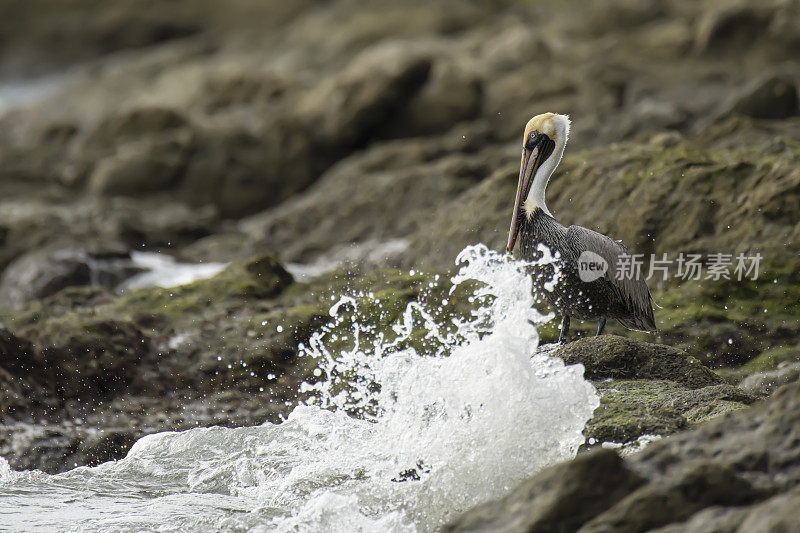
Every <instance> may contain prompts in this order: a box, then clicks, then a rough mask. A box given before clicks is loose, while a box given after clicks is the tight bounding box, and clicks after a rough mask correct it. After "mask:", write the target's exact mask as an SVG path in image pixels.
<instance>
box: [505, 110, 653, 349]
mask: <svg viewBox="0 0 800 533" xmlns="http://www.w3.org/2000/svg"><path fill="white" fill-rule="evenodd" d="M568 135H569V118H568V117H567V116H565V115H557V114H555V113H545V114H543V115H537V116H535V117H533V118H532V119H531V120H530V121H529V122H528V124H527V126H525V134H524V136H523V139H522V162H521V163H520V170H519V182H518V183H517V196H516V199H515V200H514V211H513V212H512V214H511V228H510V229H509V232H508V244H507V246H506V249H507V250H508V252H512V251H513V250H514V244H515V243H516V241H517V238H519V241H520V252H521V256H522V257H523V258H524V259H527V260H529V261H535V260H537V259H541V258H542V257H543V256H544V254H545V250H543V249H542V248H541V247H540V245H544V246H546V247H547V248H548V249H549V252H550V253H551V254H552V255H553V257H556V258H557V261H556V262H555V263H551V264H545V265H540V266H534V267H533V270H534V272H533V277H534V289H535V290H536V292H537V293H538V294H543V295H544V296H545V298H547V300H548V301H549V302H550V303H551V304H552V305H553V307H555V308H556V310H558V312H559V313H560V314H561V316H562V320H561V334H560V335H559V338H558V341H559V342H565V340H566V337H567V333H568V331H569V319H570V317H575V318H578V319H580V320H594V319H597V320H599V324H598V327H597V335H600V334H601V333H602V332H603V328H605V325H606V319H608V318H615V319H617V320H618V321H619V322H620V323H621V324H622V325H623V326H625V327H626V328H628V329H634V330H639V331H655V330H656V324H655V318H654V317H653V305H652V304H653V298H652V296H651V295H650V290H649V289H648V288H647V284H646V283H645V281H644V279H643V278H642V275H641V272H639V269H636V268H634V266H635V262H634V261H633V260H632V259H631V256H630V253H629V252H628V249H627V248H626V247H625V246H624V245H623V244H622V243H619V242H616V241H614V240H612V239H610V238H608V237H606V236H605V235H602V234H600V233H597V232H596V231H592V230H590V229H587V228H583V227H581V226H569V227H565V226H563V225H562V224H560V223H559V222H558V221H557V220H556V219H555V218H553V215H552V214H551V213H550V210H549V209H547V205H546V204H545V201H544V192H545V189H546V188H547V182H548V181H549V180H550V176H551V175H552V174H553V171H554V170H555V169H556V166H557V165H558V163H559V161H561V156H562V154H563V153H564V147H565V146H566V144H567V136H568ZM620 258H622V259H620ZM627 267H631V268H627ZM618 273H619V274H620V275H617V274H618Z"/></svg>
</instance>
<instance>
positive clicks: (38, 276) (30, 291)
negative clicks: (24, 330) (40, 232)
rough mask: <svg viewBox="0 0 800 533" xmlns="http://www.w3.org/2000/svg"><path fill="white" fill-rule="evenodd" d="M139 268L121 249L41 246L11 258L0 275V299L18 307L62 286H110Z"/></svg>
mask: <svg viewBox="0 0 800 533" xmlns="http://www.w3.org/2000/svg"><path fill="white" fill-rule="evenodd" d="M140 271H141V269H140V268H138V267H136V266H134V265H133V264H132V263H131V262H130V255H129V254H128V252H127V250H124V249H116V248H115V249H98V248H96V249H79V248H78V249H75V248H68V249H54V250H53V249H43V250H37V251H33V252H29V253H28V254H25V255H24V256H22V257H20V258H19V259H17V260H16V261H14V262H13V263H12V264H11V265H9V266H8V268H6V270H5V271H4V272H3V274H2V277H0V301H2V302H3V305H4V306H11V307H19V306H20V305H22V304H23V303H25V302H29V301H32V300H35V299H39V298H45V297H47V296H51V295H53V294H55V293H56V292H58V291H60V290H62V289H64V288H65V287H74V286H81V285H98V286H101V287H106V288H113V287H115V286H116V285H117V284H119V283H121V282H122V281H124V280H125V279H127V278H129V277H131V276H133V275H135V274H137V273H138V272H140Z"/></svg>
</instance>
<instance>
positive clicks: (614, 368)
mask: <svg viewBox="0 0 800 533" xmlns="http://www.w3.org/2000/svg"><path fill="white" fill-rule="evenodd" d="M554 355H556V356H558V357H561V358H562V359H563V360H564V362H565V363H567V364H569V365H574V364H576V363H581V364H583V366H584V367H585V369H586V373H585V376H586V378H587V379H591V380H601V379H658V380H670V381H674V382H675V383H679V384H681V385H683V386H685V387H689V388H692V389H696V388H700V387H707V386H709V385H717V384H720V383H722V379H721V378H720V377H719V376H717V375H716V374H715V373H714V372H713V371H711V370H710V369H708V368H707V367H705V366H703V365H702V364H700V363H699V362H698V361H697V360H696V359H694V358H692V357H690V356H689V355H688V354H686V353H685V352H683V351H681V350H678V349H675V348H673V347H671V346H665V345H662V344H649V343H646V342H639V341H634V340H631V339H628V338H625V337H618V336H616V335H600V336H596V337H587V338H582V339H578V340H576V341H573V342H571V343H568V344H565V345H563V346H561V347H559V348H558V349H557V350H556V351H555V352H554Z"/></svg>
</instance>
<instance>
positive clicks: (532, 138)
mask: <svg viewBox="0 0 800 533" xmlns="http://www.w3.org/2000/svg"><path fill="white" fill-rule="evenodd" d="M538 140H539V132H538V131H532V132H531V133H530V135H528V139H527V140H526V141H525V149H526V150H533V148H534V146H536V142H537V141H538Z"/></svg>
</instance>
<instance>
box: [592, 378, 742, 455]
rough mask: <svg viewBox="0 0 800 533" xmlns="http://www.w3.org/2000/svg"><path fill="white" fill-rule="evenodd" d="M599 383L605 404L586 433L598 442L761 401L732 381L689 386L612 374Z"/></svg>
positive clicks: (667, 428)
mask: <svg viewBox="0 0 800 533" xmlns="http://www.w3.org/2000/svg"><path fill="white" fill-rule="evenodd" d="M595 387H597V392H598V393H599V394H600V406H599V407H598V408H597V409H596V410H595V412H594V414H593V415H592V418H591V420H589V422H588V423H587V424H586V428H585V429H584V432H583V433H584V435H586V438H587V439H589V442H596V443H603V442H614V443H629V442H633V441H635V440H637V439H638V438H639V437H642V436H645V435H670V434H672V433H675V432H677V431H680V430H683V429H687V428H691V427H694V426H696V425H697V424H699V423H701V422H704V421H706V420H709V419H711V418H713V417H715V416H719V415H721V414H723V413H727V412H730V411H735V410H738V409H743V408H745V407H747V406H748V405H750V404H751V403H753V402H754V401H755V397H754V396H753V395H752V394H749V393H748V392H745V391H743V390H741V389H738V388H737V387H733V386H731V385H709V386H706V387H702V388H688V387H685V386H682V385H679V384H677V383H675V382H672V381H662V380H649V379H635V380H618V379H610V380H603V381H599V382H597V383H595Z"/></svg>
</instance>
